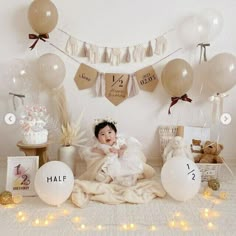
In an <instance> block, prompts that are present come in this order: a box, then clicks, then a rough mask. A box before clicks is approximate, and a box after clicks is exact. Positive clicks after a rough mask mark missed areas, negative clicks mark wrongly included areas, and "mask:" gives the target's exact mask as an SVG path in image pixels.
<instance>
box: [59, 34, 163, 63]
mask: <svg viewBox="0 0 236 236" xmlns="http://www.w3.org/2000/svg"><path fill="white" fill-rule="evenodd" d="M60 31H61V32H63V33H65V34H67V35H68V36H69V38H68V40H67V43H66V46H65V52H66V53H67V54H68V55H70V56H74V57H86V58H87V59H88V62H89V63H91V64H97V63H110V64H111V65H113V66H118V65H119V64H121V63H131V62H136V63H137V62H142V61H143V60H144V59H145V58H146V57H152V56H153V55H154V53H155V54H157V55H163V54H164V53H165V52H166V49H167V39H166V37H165V35H161V36H159V37H157V38H156V39H155V49H154V50H153V44H154V42H153V40H149V41H148V42H147V43H144V44H138V45H132V46H126V47H120V48H117V47H116V48H115V47H107V46H98V45H95V44H92V43H88V42H85V41H81V40H79V39H76V38H75V37H73V36H71V35H70V34H68V33H67V32H65V31H63V30H60Z"/></svg>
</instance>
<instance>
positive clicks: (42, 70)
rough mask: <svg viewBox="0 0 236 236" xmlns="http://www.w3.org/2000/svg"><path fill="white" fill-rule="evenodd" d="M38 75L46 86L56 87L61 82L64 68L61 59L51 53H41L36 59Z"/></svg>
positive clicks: (64, 72) (64, 71)
mask: <svg viewBox="0 0 236 236" xmlns="http://www.w3.org/2000/svg"><path fill="white" fill-rule="evenodd" d="M38 67H39V77H40V79H41V80H42V81H43V82H44V84H45V85H46V86H47V87H48V88H57V87H59V85H60V84H61V83H62V82H63V80H64V77H65V74H66V68H65V64H64V62H63V61H62V59H61V58H60V57H59V56H57V55H56V54H53V53H47V54H44V55H42V56H41V57H40V58H39V60H38Z"/></svg>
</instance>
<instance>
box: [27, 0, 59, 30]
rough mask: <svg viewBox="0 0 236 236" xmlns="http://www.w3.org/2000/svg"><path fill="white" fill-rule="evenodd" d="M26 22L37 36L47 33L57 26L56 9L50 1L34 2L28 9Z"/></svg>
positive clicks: (38, 0)
mask: <svg viewBox="0 0 236 236" xmlns="http://www.w3.org/2000/svg"><path fill="white" fill-rule="evenodd" d="M28 20H29V23H30V25H31V27H32V28H33V30H34V31H35V32H37V33H38V34H46V33H49V32H51V31H52V30H53V29H54V28H55V26H56V25H57V21H58V12H57V8H56V6H55V5H54V4H53V3H52V2H51V1H50V0H34V1H33V2H32V3H31V5H30V6H29V9H28Z"/></svg>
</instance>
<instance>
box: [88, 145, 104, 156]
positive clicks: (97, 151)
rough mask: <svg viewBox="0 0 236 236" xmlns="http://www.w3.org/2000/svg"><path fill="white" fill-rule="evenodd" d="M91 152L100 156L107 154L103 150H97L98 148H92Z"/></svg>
mask: <svg viewBox="0 0 236 236" xmlns="http://www.w3.org/2000/svg"><path fill="white" fill-rule="evenodd" d="M91 151H92V152H95V153H98V154H100V155H102V156H104V155H105V152H104V151H103V150H101V149H99V148H97V147H94V148H92V149H91Z"/></svg>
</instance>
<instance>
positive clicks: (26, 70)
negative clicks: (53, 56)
mask: <svg viewBox="0 0 236 236" xmlns="http://www.w3.org/2000/svg"><path fill="white" fill-rule="evenodd" d="M7 77H8V86H9V91H10V92H12V93H17V94H26V93H27V92H29V91H30V90H31V87H32V72H31V70H30V65H29V64H28V63H27V62H26V61H24V60H23V59H13V60H11V61H10V66H9V67H8V72H7Z"/></svg>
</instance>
